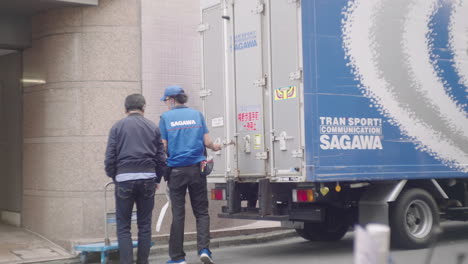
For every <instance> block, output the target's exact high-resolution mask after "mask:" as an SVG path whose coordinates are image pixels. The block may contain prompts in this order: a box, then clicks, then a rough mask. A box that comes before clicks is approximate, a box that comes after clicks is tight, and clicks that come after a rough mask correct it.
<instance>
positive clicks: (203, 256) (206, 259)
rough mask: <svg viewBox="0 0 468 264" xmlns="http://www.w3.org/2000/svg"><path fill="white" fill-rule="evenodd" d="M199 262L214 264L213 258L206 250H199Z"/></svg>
mask: <svg viewBox="0 0 468 264" xmlns="http://www.w3.org/2000/svg"><path fill="white" fill-rule="evenodd" d="M200 261H201V262H203V263H204V264H214V261H213V258H212V257H211V251H210V250H209V249H207V248H204V249H202V250H200Z"/></svg>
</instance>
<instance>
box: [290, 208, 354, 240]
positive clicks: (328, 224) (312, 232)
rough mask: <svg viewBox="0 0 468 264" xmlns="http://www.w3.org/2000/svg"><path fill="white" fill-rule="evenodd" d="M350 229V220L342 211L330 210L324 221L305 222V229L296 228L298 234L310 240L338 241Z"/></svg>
mask: <svg viewBox="0 0 468 264" xmlns="http://www.w3.org/2000/svg"><path fill="white" fill-rule="evenodd" d="M348 229H349V221H348V219H347V217H346V215H345V214H344V213H343V212H341V211H336V210H330V211H328V212H327V214H326V216H325V222H323V223H311V222H305V223H304V229H296V232H297V234H299V236H301V237H302V238H304V239H307V240H309V241H329V242H331V241H338V240H340V239H342V238H343V237H344V235H345V234H346V232H348Z"/></svg>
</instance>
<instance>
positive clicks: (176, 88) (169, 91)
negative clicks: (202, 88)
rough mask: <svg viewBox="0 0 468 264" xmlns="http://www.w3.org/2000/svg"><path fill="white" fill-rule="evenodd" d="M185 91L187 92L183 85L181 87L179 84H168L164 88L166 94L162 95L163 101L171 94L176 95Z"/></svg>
mask: <svg viewBox="0 0 468 264" xmlns="http://www.w3.org/2000/svg"><path fill="white" fill-rule="evenodd" d="M183 93H185V92H184V89H182V87H180V86H179V85H171V86H168V87H166V89H165V90H164V96H163V97H161V101H164V100H166V98H167V97H169V96H174V95H178V94H183Z"/></svg>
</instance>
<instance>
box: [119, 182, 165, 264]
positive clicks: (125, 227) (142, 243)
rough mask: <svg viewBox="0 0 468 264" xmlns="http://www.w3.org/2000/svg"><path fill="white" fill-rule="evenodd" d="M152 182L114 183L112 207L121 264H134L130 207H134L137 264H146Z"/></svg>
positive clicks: (149, 232)
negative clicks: (136, 226)
mask: <svg viewBox="0 0 468 264" xmlns="http://www.w3.org/2000/svg"><path fill="white" fill-rule="evenodd" d="M155 191H156V182H155V180H154V179H149V180H134V181H124V182H116V184H115V207H116V218H117V239H118V241H119V254H120V263H123V264H127V263H133V246H132V235H131V233H130V228H131V225H132V222H131V221H132V220H131V217H132V210H133V204H134V203H135V204H136V210H137V225H138V254H137V263H141V264H146V263H148V256H149V251H150V247H151V215H152V212H153V207H154V193H155Z"/></svg>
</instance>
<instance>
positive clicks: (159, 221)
mask: <svg viewBox="0 0 468 264" xmlns="http://www.w3.org/2000/svg"><path fill="white" fill-rule="evenodd" d="M166 198H167V202H166V204H165V205H164V206H163V208H162V209H161V212H160V213H159V217H158V222H157V223H156V232H159V231H161V225H162V221H163V219H164V216H165V215H166V212H167V208H169V204H170V203H171V198H170V197H169V187H168V186H167V185H166Z"/></svg>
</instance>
